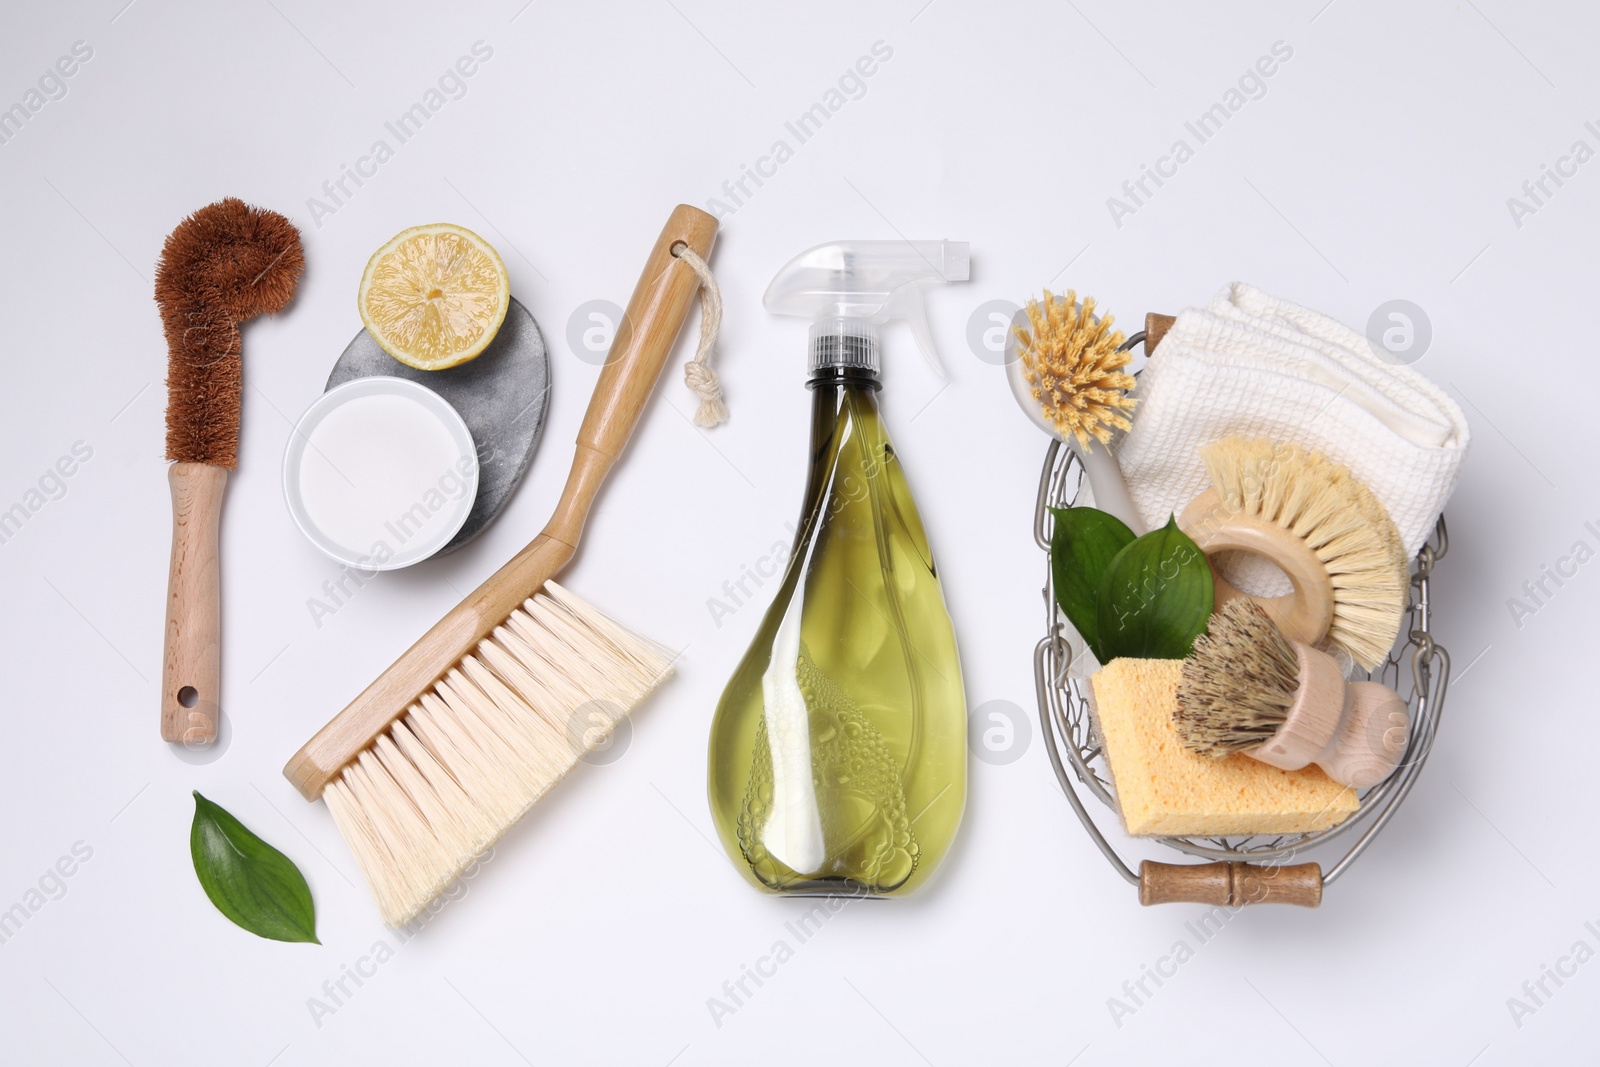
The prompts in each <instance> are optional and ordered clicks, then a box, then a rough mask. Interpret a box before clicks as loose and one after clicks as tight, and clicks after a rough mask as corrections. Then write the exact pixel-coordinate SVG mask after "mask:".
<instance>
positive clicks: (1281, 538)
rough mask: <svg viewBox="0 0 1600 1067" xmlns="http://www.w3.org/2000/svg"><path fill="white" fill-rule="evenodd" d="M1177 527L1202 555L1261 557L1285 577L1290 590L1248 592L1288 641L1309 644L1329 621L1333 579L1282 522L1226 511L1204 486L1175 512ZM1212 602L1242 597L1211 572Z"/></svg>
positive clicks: (1324, 633) (1321, 635)
mask: <svg viewBox="0 0 1600 1067" xmlns="http://www.w3.org/2000/svg"><path fill="white" fill-rule="evenodd" d="M1178 526H1179V528H1181V529H1182V530H1183V532H1184V533H1186V534H1188V535H1189V536H1190V538H1192V539H1193V540H1194V543H1195V544H1196V545H1198V546H1199V547H1200V551H1202V552H1204V553H1205V554H1206V555H1207V556H1211V555H1214V554H1216V553H1218V552H1225V551H1240V552H1248V553H1250V554H1251V555H1255V556H1263V557H1265V558H1266V559H1268V560H1270V561H1271V562H1272V563H1273V564H1274V565H1276V566H1277V567H1278V569H1279V570H1281V571H1283V573H1284V574H1285V575H1287V576H1288V579H1289V584H1290V585H1292V586H1294V592H1293V593H1290V594H1288V595H1286V596H1280V597H1251V599H1252V600H1254V601H1255V602H1256V603H1257V604H1260V605H1261V607H1262V608H1263V609H1264V610H1265V611H1266V613H1267V615H1268V616H1269V617H1270V618H1271V619H1272V621H1273V623H1274V624H1275V625H1276V626H1277V627H1278V629H1279V630H1281V631H1283V635H1284V636H1285V637H1287V638H1289V639H1290V640H1292V641H1301V642H1304V643H1305V644H1308V645H1315V644H1317V643H1318V642H1320V641H1321V640H1322V639H1323V638H1324V637H1326V636H1328V627H1330V626H1332V625H1333V579H1332V578H1330V577H1328V569H1327V567H1325V566H1323V563H1322V561H1321V560H1320V559H1318V558H1317V554H1316V553H1315V552H1313V551H1311V548H1310V546H1309V545H1307V544H1306V543H1305V542H1304V541H1303V540H1301V539H1300V538H1299V537H1296V536H1295V535H1294V534H1292V533H1290V532H1289V531H1288V530H1285V529H1284V528H1283V527H1281V526H1278V525H1276V524H1274V523H1271V522H1268V521H1267V520H1265V519H1260V518H1257V517H1255V516H1254V515H1242V514H1239V513H1237V512H1233V511H1229V510H1228V509H1227V508H1226V507H1224V506H1223V504H1222V499H1221V498H1220V497H1219V496H1218V495H1217V491H1216V490H1215V489H1207V490H1206V491H1205V492H1203V493H1201V494H1200V495H1199V496H1197V497H1195V498H1194V499H1193V500H1192V501H1190V502H1189V506H1188V507H1186V508H1184V509H1183V514H1182V515H1180V516H1178ZM1212 573H1213V577H1214V579H1215V582H1216V590H1217V595H1216V607H1217V608H1218V609H1221V607H1222V605H1224V604H1226V603H1227V602H1228V601H1230V600H1233V599H1234V598H1235V597H1241V596H1246V595H1247V594H1245V593H1244V592H1241V591H1240V590H1238V589H1236V588H1234V586H1233V584H1232V583H1231V582H1229V581H1228V580H1227V579H1225V578H1223V577H1222V575H1221V574H1217V573H1216V567H1215V565H1214V564H1213V567H1212Z"/></svg>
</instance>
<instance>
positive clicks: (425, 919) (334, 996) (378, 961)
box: [306, 845, 494, 1030]
mask: <svg viewBox="0 0 1600 1067" xmlns="http://www.w3.org/2000/svg"><path fill="white" fill-rule="evenodd" d="M492 859H494V846H493V845H490V846H489V847H488V848H487V849H485V850H484V852H483V854H482V855H481V856H479V857H478V858H477V859H475V860H473V861H472V862H471V863H470V864H468V865H467V868H466V870H464V871H462V872H461V876H460V877H459V878H457V879H456V880H455V881H454V882H452V883H451V884H450V888H448V889H446V890H445V891H444V892H443V893H441V894H439V895H438V896H436V897H434V898H433V899H432V900H430V901H429V902H428V904H427V906H426V907H425V908H423V910H422V913H421V914H420V915H418V916H417V917H416V918H414V919H412V920H411V921H410V922H407V923H404V924H402V925H400V926H396V927H392V928H391V929H390V933H391V934H392V935H393V943H392V944H391V942H390V938H388V937H380V938H378V939H377V940H376V941H374V942H373V943H372V946H371V947H370V948H368V949H367V951H366V952H365V953H363V954H362V955H360V956H357V957H356V960H355V962H354V963H340V964H339V973H338V974H337V975H335V976H333V977H332V978H328V979H325V980H324V981H323V983H322V989H321V991H320V992H321V994H322V995H321V996H317V995H312V996H309V997H307V998H306V1010H307V1011H309V1012H310V1013H311V1021H312V1022H313V1023H315V1024H316V1027H317V1029H318V1030H320V1029H322V1025H323V1023H324V1022H325V1021H326V1020H327V1019H328V1018H330V1017H332V1016H334V1015H337V1014H339V1010H340V1009H341V1008H343V1007H345V1006H346V1005H347V1004H349V1003H350V1001H351V1000H352V999H354V997H355V995H356V994H357V993H359V992H360V991H361V990H362V989H363V988H364V987H365V986H366V984H367V982H369V981H371V980H372V979H373V978H376V977H377V976H378V968H380V967H382V966H383V965H384V964H385V963H388V962H389V961H390V960H392V959H394V957H395V953H396V952H398V951H399V949H400V946H402V945H405V944H406V943H407V942H409V941H410V940H411V939H412V938H414V937H416V936H417V935H418V934H420V933H421V932H422V930H423V928H424V927H426V926H427V925H428V924H429V923H430V922H432V921H433V920H434V919H435V918H437V917H438V915H439V913H440V912H442V911H443V910H444V909H445V908H447V907H449V906H450V905H451V904H454V903H455V902H456V901H458V900H462V899H464V898H465V897H466V895H467V893H468V892H469V891H470V888H471V885H470V883H471V882H472V880H473V879H474V878H476V877H477V876H478V872H480V871H481V870H483V867H484V865H485V864H486V863H488V862H489V861H490V860H492Z"/></svg>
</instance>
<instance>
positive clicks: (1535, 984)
mask: <svg viewBox="0 0 1600 1067" xmlns="http://www.w3.org/2000/svg"><path fill="white" fill-rule="evenodd" d="M1583 929H1584V932H1585V933H1586V934H1588V935H1589V937H1593V938H1594V939H1595V941H1594V944H1591V943H1590V942H1589V938H1588V937H1580V938H1578V939H1577V940H1576V941H1574V942H1573V943H1572V947H1571V948H1570V949H1568V950H1567V951H1566V952H1565V953H1564V954H1563V955H1560V956H1557V957H1556V962H1555V964H1554V966H1552V965H1551V964H1548V963H1544V964H1540V965H1539V974H1538V975H1537V976H1536V977H1534V978H1529V979H1528V980H1527V981H1525V982H1523V983H1522V988H1521V989H1520V990H1518V992H1519V993H1521V996H1517V995H1512V996H1509V997H1507V998H1506V1010H1507V1011H1509V1012H1510V1013H1511V1021H1512V1022H1513V1023H1515V1024H1516V1027H1517V1029H1518V1030H1521V1029H1522V1025H1523V1021H1524V1020H1526V1019H1527V1018H1528V1017H1529V1016H1530V1015H1537V1014H1539V1011H1540V1009H1542V1008H1545V1007H1547V1006H1548V1005H1549V1003H1550V1001H1551V999H1552V998H1553V997H1554V996H1555V995H1556V994H1557V993H1559V992H1560V991H1561V989H1562V988H1563V987H1564V986H1565V985H1566V984H1567V982H1568V981H1570V980H1571V979H1573V978H1576V977H1577V976H1578V968H1579V967H1582V966H1583V965H1584V964H1586V963H1588V962H1589V961H1590V960H1592V959H1594V957H1595V947H1594V946H1595V945H1596V944H1600V925H1596V924H1595V922H1594V921H1593V920H1591V921H1589V922H1586V923H1584V924H1583ZM1552 987H1553V988H1552Z"/></svg>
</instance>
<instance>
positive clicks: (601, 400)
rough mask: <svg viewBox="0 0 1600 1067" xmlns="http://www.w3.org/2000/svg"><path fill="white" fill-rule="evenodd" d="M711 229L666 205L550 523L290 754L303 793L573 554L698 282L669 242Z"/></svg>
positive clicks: (338, 767) (703, 217) (704, 238)
mask: <svg viewBox="0 0 1600 1067" xmlns="http://www.w3.org/2000/svg"><path fill="white" fill-rule="evenodd" d="M716 234H717V220H716V219H714V218H712V217H711V216H710V215H708V214H706V213H705V212H704V211H701V210H700V209H699V208H693V207H690V206H688V205H687V204H679V205H678V207H677V208H676V209H674V210H673V212H672V217H671V218H669V219H668V220H667V225H666V226H665V227H664V228H663V229H662V231H661V236H660V237H658V238H656V244H655V247H654V248H653V249H651V251H650V258H649V260H647V261H646V262H645V267H644V272H643V273H642V274H641V275H640V276H639V284H638V285H637V286H635V287H634V290H633V296H632V297H631V298H630V299H629V300H628V309H627V311H626V313H625V314H624V316H623V321H622V323H621V325H619V327H618V328H617V334H616V336H615V337H614V338H613V340H612V342H611V352H610V354H609V355H608V356H607V357H606V365H605V368H604V369H603V370H602V371H601V372H600V380H599V381H598V382H596V383H595V387H594V396H593V397H592V398H590V400H589V410H588V413H587V414H586V415H584V417H583V425H582V426H581V427H579V429H578V447H577V452H576V454H575V455H574V456H573V457H572V470H571V471H570V472H569V473H568V474H567V484H566V487H565V488H564V489H563V490H562V491H561V500H560V501H559V502H558V503H557V504H556V508H555V513H554V514H553V515H551V517H550V521H549V523H547V524H546V525H545V528H544V531H543V532H542V533H540V534H539V536H538V537H535V538H534V539H533V540H532V541H531V542H530V543H529V544H528V546H527V547H526V548H524V549H523V550H522V551H521V552H518V553H517V554H516V555H515V556H513V557H512V558H511V560H510V562H508V563H507V564H506V565H505V566H503V567H501V568H500V569H499V570H497V571H495V572H494V573H493V574H492V575H490V576H489V577H488V578H487V579H486V580H485V581H484V583H483V584H482V585H480V586H478V588H477V589H474V590H473V591H472V592H471V593H469V594H468V595H467V598H466V599H465V600H463V601H462V602H461V603H459V604H457V605H456V606H455V607H454V608H452V609H451V610H450V612H449V613H448V614H447V615H445V617H444V618H442V619H440V620H439V621H438V622H436V623H434V625H433V628H432V629H430V630H429V631H428V632H427V633H425V634H423V635H422V637H421V638H419V639H418V640H417V643H416V644H414V645H412V646H411V647H410V648H409V649H407V650H406V652H405V654H404V655H403V656H401V657H400V658H399V659H398V660H396V661H395V662H394V664H393V665H392V666H390V667H389V669H388V670H386V671H384V672H383V673H382V674H381V675H379V676H378V678H377V680H376V681H374V682H373V683H372V684H371V685H369V686H367V688H366V689H364V690H363V691H362V693H361V695H360V696H358V697H356V699H355V700H353V701H351V702H350V704H349V706H347V707H346V708H345V709H344V710H343V711H341V712H340V713H339V714H338V715H336V716H334V717H333V719H332V721H330V722H329V723H328V724H327V725H326V726H324V727H323V728H322V729H321V730H319V731H317V734H316V736H315V737H313V738H312V739H311V740H310V741H307V742H306V743H305V745H304V746H303V747H302V748H301V749H300V751H299V752H296V753H295V754H294V757H293V758H292V759H290V760H289V762H288V764H287V765H285V767H284V768H283V775H284V777H285V778H287V779H289V781H291V782H293V783H294V786H295V788H296V789H298V790H300V794H301V795H302V796H304V797H305V798H306V799H307V800H316V799H317V798H318V797H320V796H321V795H322V790H323V789H324V788H325V787H326V786H327V784H328V783H329V782H331V781H333V779H334V778H335V777H337V776H338V774H339V773H340V771H342V770H343V769H344V767H345V765H346V764H348V763H349V762H350V761H351V760H353V759H355V758H356V757H357V756H358V755H360V754H361V752H362V750H363V749H365V748H367V746H369V745H371V744H372V742H373V740H374V739H376V738H377V736H378V735H379V734H381V733H382V732H383V731H385V730H387V729H388V728H389V724H390V723H392V722H394V720H395V719H397V718H399V717H400V716H401V715H402V714H404V713H405V710H406V708H407V707H409V706H410V705H411V703H412V702H413V701H415V700H416V699H417V698H418V697H420V696H421V695H422V694H423V693H424V692H426V691H427V689H428V687H429V686H431V685H433V683H434V682H436V681H438V680H439V679H440V678H441V677H443V676H444V674H445V672H447V671H448V670H449V669H450V668H451V667H453V666H455V664H456V663H457V661H459V660H460V659H461V657H462V656H465V655H466V654H467V653H468V652H470V651H472V649H473V648H474V647H475V646H476V645H477V644H478V642H479V641H481V640H483V639H484V638H485V637H487V636H488V635H489V634H490V633H491V632H492V631H493V630H494V628H495V627H496V626H499V625H500V624H501V623H503V622H505V620H506V618H507V617H508V616H510V614H511V612H512V611H513V610H515V609H516V608H518V607H520V606H521V604H522V602H523V601H524V600H526V599H527V598H529V597H531V596H533V594H534V593H536V592H538V591H539V589H540V588H541V587H542V586H543V585H544V583H545V582H547V581H549V580H550V579H551V578H553V577H555V575H556V573H557V572H559V571H560V570H561V568H562V567H564V566H566V564H567V561H568V560H570V559H571V558H572V554H573V552H574V551H575V550H576V549H577V545H578V536H579V535H580V534H581V533H582V532H583V523H584V520H585V519H586V518H588V515H589V508H590V506H591V505H593V503H594V498H595V494H596V493H598V492H599V490H600V483H601V482H602V481H604V480H605V476H606V472H607V471H609V470H610V469H611V465H612V464H613V463H615V462H616V459H617V456H618V455H619V454H620V453H621V452H622V449H623V446H625V445H626V444H627V443H628V438H629V437H630V436H632V434H633V428H634V425H635V424H637V423H638V421H639V415H640V413H641V412H643V411H644V405H645V401H646V400H648V399H649V398H650V393H651V391H652V390H654V388H655V383H656V378H657V377H658V376H659V375H660V373H661V368H662V366H664V365H665V364H666V362H667V357H668V356H669V355H670V354H671V351H672V345H673V342H674V341H675V340H676V339H677V337H678V330H679V329H680V328H681V327H682V326H683V320H684V318H685V317H686V316H687V315H688V312H689V305H690V303H691V302H692V301H693V300H694V294H695V291H696V290H697V289H698V288H699V285H700V280H699V278H697V277H696V276H695V273H694V271H693V270H692V269H691V268H690V267H689V264H687V263H680V262H679V261H678V257H677V253H676V252H675V251H674V250H675V249H677V248H678V247H679V246H682V247H686V248H690V249H693V250H694V251H695V252H696V253H697V254H698V255H699V256H700V257H701V258H702V259H705V258H707V257H709V256H710V255H711V242H712V240H713V239H715V237H716Z"/></svg>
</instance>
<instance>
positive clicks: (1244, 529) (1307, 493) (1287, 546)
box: [1178, 437, 1409, 670]
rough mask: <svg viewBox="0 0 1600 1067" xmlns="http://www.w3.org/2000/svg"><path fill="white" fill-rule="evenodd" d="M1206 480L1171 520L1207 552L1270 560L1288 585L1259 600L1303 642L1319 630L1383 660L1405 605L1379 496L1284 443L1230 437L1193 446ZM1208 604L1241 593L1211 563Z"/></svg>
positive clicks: (1368, 658)
mask: <svg viewBox="0 0 1600 1067" xmlns="http://www.w3.org/2000/svg"><path fill="white" fill-rule="evenodd" d="M1200 456H1201V459H1202V460H1203V461H1204V462H1205V466H1206V470H1207V472H1209V473H1210V475H1211V488H1210V489H1208V490H1206V491H1205V492H1203V493H1201V494H1200V495H1199V496H1197V497H1195V499H1194V500H1193V501H1192V502H1191V503H1190V504H1189V506H1188V507H1187V508H1185V509H1184V512H1183V514H1182V515H1181V516H1180V517H1179V519H1178V525H1179V526H1181V527H1182V528H1183V531H1184V532H1185V533H1187V534H1188V535H1189V536H1190V537H1191V538H1193V539H1194V541H1195V543H1196V544H1197V545H1199V546H1200V548H1201V549H1202V550H1203V551H1204V552H1205V553H1206V554H1207V555H1211V554H1212V553H1215V552H1221V551H1225V550H1239V551H1244V552H1248V553H1252V554H1255V555H1259V556H1263V557H1265V558H1266V559H1268V560H1270V561H1271V562H1272V563H1274V564H1276V565H1277V566H1278V568H1279V569H1281V570H1282V571H1283V572H1284V574H1285V575H1287V577H1288V579H1289V581H1290V584H1292V585H1293V586H1294V592H1293V593H1292V594H1290V595H1287V596H1283V597H1272V598H1259V599H1260V601H1261V606H1262V607H1263V608H1265V609H1266V611H1267V614H1268V616H1269V617H1271V619H1272V620H1273V622H1274V623H1276V624H1277V625H1278V627H1279V628H1280V629H1282V630H1283V632H1284V633H1285V634H1286V635H1288V636H1289V637H1291V638H1293V639H1295V640H1297V641H1302V642H1304V643H1306V644H1308V645H1316V644H1319V643H1321V642H1322V641H1323V640H1324V638H1326V639H1327V640H1328V641H1329V642H1330V643H1331V644H1333V645H1335V646H1337V647H1338V648H1341V649H1343V650H1344V651H1345V652H1347V653H1348V654H1349V655H1350V657H1351V658H1352V659H1354V660H1355V661H1356V662H1357V663H1359V664H1360V665H1361V666H1362V667H1364V668H1365V669H1367V670H1371V669H1372V668H1373V667H1375V666H1376V665H1377V664H1379V663H1381V662H1383V660H1384V659H1385V657H1387V656H1388V654H1389V649H1390V647H1391V646H1392V645H1393V644H1394V639H1395V635H1396V634H1398V633H1399V630H1400V620H1401V616H1402V615H1403V614H1404V612H1405V610H1406V605H1407V603H1408V600H1409V598H1408V595H1407V591H1408V585H1409V578H1408V571H1407V567H1406V553H1405V546H1404V545H1403V544H1402V543H1401V541H1400V533H1399V531H1398V530H1397V529H1395V525H1394V523H1393V522H1392V521H1391V520H1390V519H1389V514H1388V512H1387V511H1385V510H1384V507H1383V504H1382V503H1381V502H1379V500H1378V498H1377V497H1375V496H1373V494H1372V491H1371V490H1370V489H1368V488H1367V487H1366V486H1365V485H1363V484H1362V483H1361V482H1360V481H1358V480H1357V479H1356V478H1355V476H1354V475H1352V474H1351V473H1350V471H1349V470H1348V469H1346V468H1345V467H1343V466H1342V465H1340V464H1338V463H1335V462H1333V461H1332V460H1330V459H1328V458H1326V457H1324V456H1323V455H1321V454H1320V453H1314V452H1306V451H1305V450H1304V449H1301V448H1298V447H1296V446H1293V445H1285V444H1278V443H1274V442H1272V441H1267V440H1259V439H1251V440H1246V439H1244V438H1238V437H1230V438H1226V439H1224V440H1221V441H1217V442H1215V443H1214V444H1210V445H1207V446H1206V447H1205V448H1203V449H1201V452H1200ZM1212 571H1213V573H1215V574H1216V584H1217V595H1216V601H1217V603H1218V604H1219V605H1220V604H1223V603H1226V602H1227V601H1228V600H1230V599H1232V598H1234V597H1238V596H1242V595H1243V594H1242V593H1241V592H1240V591H1239V590H1238V589H1236V588H1234V587H1233V585H1232V584H1230V583H1229V582H1228V581H1227V580H1226V579H1224V578H1223V577H1222V575H1221V573H1220V571H1219V570H1218V568H1216V567H1215V566H1213V567H1212Z"/></svg>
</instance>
